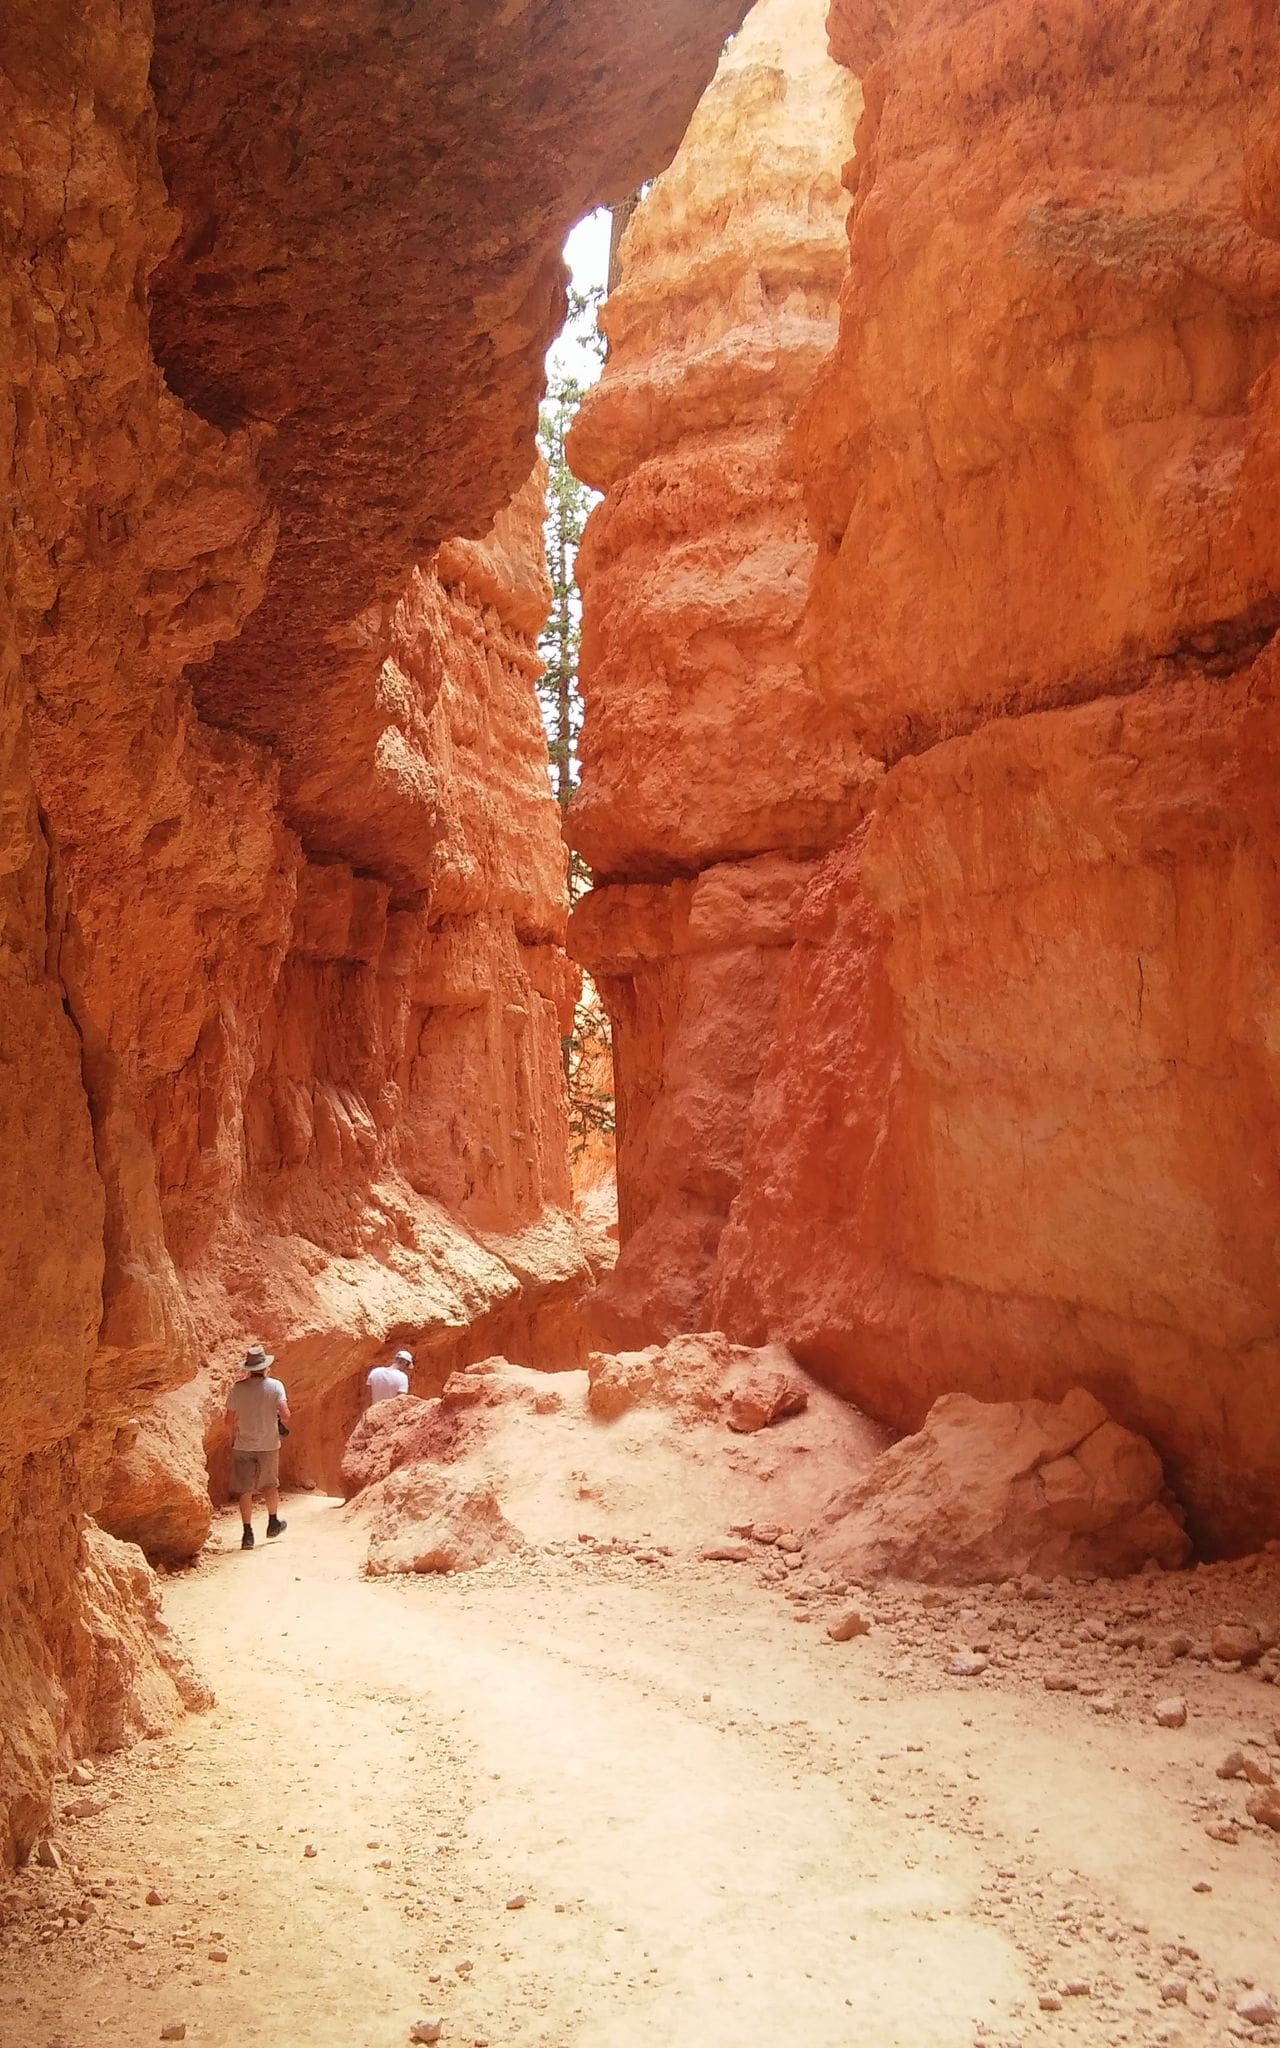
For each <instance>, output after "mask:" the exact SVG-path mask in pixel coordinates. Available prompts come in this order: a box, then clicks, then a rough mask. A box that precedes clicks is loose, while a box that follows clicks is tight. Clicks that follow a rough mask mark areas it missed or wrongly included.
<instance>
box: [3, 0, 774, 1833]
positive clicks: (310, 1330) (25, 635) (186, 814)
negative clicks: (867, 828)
mask: <svg viewBox="0 0 1280 2048" xmlns="http://www.w3.org/2000/svg"><path fill="white" fill-rule="evenodd" d="M740 13H741V5H740V0H714V4H710V5H708V4H698V5H696V6H695V5H692V4H689V0H657V4H655V5H652V6H648V7H646V8H644V9H642V10H636V11H634V12H633V13H632V15H630V16H628V17H627V18H626V19H625V20H623V19H622V18H621V17H620V16H619V14H618V11H617V10H616V9H614V8H612V7H610V6H606V5H605V4H603V0H590V4H586V5H583V6H580V7H576V8H574V9H572V10H566V9H563V8H560V7H559V6H552V5H551V4H550V0H542V4H539V0H535V4H533V5H530V6H524V7H519V8H516V9H512V8H510V7H508V6H505V5H502V4H499V0H486V4H484V5H482V6H480V7H478V8H477V7H475V6H473V5H471V4H469V0H468V4H467V5H463V4H461V0H436V4H433V5H430V6H427V7H425V8H420V9H418V10H416V11H411V12H410V13H409V14H406V13H405V10H404V9H403V8H402V7H401V6H399V5H398V4H394V5H393V4H391V0H358V4H357V5H356V6H354V7H344V8H343V9H342V10H341V11H340V13H339V14H335V15H333V16H332V17H325V18H320V17H316V16H314V14H308V15H307V16H306V19H305V20H304V19H303V16H302V15H301V14H300V13H299V12H298V11H297V10H296V9H288V8H283V9H265V10H264V9H257V10H254V9H251V8H243V7H239V8H236V7H233V8H230V9H225V8H224V9H216V10H212V11H211V10H209V9H207V8H204V7H197V6H194V5H186V4H182V0H173V4H167V0H166V4H161V5H160V6H158V7H157V8H156V9H155V10H154V14H153V10H152V9H150V8H147V7H143V6H142V5H140V4H135V0H122V4H119V5H115V6H110V7H108V6H105V5H101V4H98V0H87V4H86V5H84V6H82V7H80V8H79V9H76V10H72V11H70V12H69V11H68V10H66V9H62V10H54V11H53V12H52V13H51V12H50V10H49V9H48V8H47V7H43V6H37V5H35V4H33V0H17V5H16V6H14V7H10V8H9V9H8V10H7V13H6V18H5V22H4V27H3V30H2V31H0V40H2V41H3V63H2V64H0V169H2V171H3V177H2V178H0V244H2V245H3V258H4V260H3V264H2V265H0V305H2V306H3V321H2V322H0V326H2V328H3V344H2V346H3V350H4V366H5V378H4V381H3V395H0V479H3V481H2V483H0V491H2V492H3V497H4V509H5V512H6V514H7V515H8V516H6V518H5V519H4V521H3V522H2V523H0V579H2V580H3V586H4V599H5V601H4V603H3V605H0V1200H2V1201H3V1204H4V1232H3V1245H4V1251H3V1278H2V1282H0V1298H2V1299H3V1303H4V1308H5V1315H4V1318H3V1334H2V1335H0V1615H2V1616H3V1619H4V1621H5V1624H6V1625H5V1627H4V1629H3V1632H2V1634H0V1701H2V1702H3V1708H4V1711H3V1714H0V1854H3V1853H5V1852H8V1853H21V1852H22V1851H23V1850H24V1849H25V1848H26V1847H27V1846H28V1845H29V1843H30V1841H31V1840H32V1838H33V1835H34V1834H35V1832H36V1831H37V1830H38V1828H39V1826H40V1825H41V1820H42V1815H43V1814H44V1812H45V1810H46V1807H47V1785H48V1778H49V1772H50V1769H51V1766H52V1764H53V1762H54V1760H55V1758H56V1757H57V1755H58V1754H60V1753H61V1754H63V1755H65V1754H66V1753H67V1752H68V1750H69V1748H70V1747H71V1746H73V1745H74V1744H75V1743H78V1742H83V1741H90V1740H92V1739H94V1731H93V1720H92V1716H91V1715H84V1714H82V1713H81V1710H80V1705H79V1704H78V1703H79V1702H80V1701H81V1700H82V1698H83V1688H84V1685H85V1683H86V1673H87V1671H88V1669H89V1666H88V1663H87V1661H86V1660H87V1651H86V1648H85V1645H86V1641H87V1638H86V1633H85V1627H86V1623H85V1617H86V1615H87V1613H88V1612H89V1609H90V1607H91V1606H92V1604H93V1601H94V1599H95V1598H96V1597H97V1596H96V1595H95V1594H94V1592H93V1588H92V1583H91V1573H90V1569H89V1565H88V1562H87V1559H88V1549H87V1542H88V1538H87V1536H86V1533H85V1532H86V1522H85V1517H86V1515H87V1514H88V1513H89V1512H90V1511H92V1510H93V1509H94V1508H95V1507H100V1508H101V1511H102V1513H103V1514H104V1515H105V1516H107V1517H109V1519H110V1520H111V1522H112V1524H113V1526H114V1527H115V1528H116V1529H118V1530H120V1531H122V1532H123V1533H125V1534H128V1535H137V1536H140V1537H143V1538H144V1539H145V1540H146V1542H147V1543H148V1545H149V1546H151V1547H152V1548H153V1550H154V1552H155V1554H156V1555H158V1556H166V1557H171V1556H178V1555H185V1554H189V1552H190V1550H191V1549H192V1548H193V1547H194V1546H195V1545H196V1544H198V1542H199V1540H200V1537H201V1534H202V1532H203V1528H204V1527H205V1526H206V1523H207V1515H208V1504H207V1500H205V1501H202V1500H201V1497H200V1493H199V1490H198V1486H197V1474H198V1464H197V1457H196V1446H197V1445H198V1443H199V1434H200V1431H201V1430H202V1429H203V1428H204V1427H205V1426H206V1424H207V1423H208V1421H209V1417H210V1411H211V1410H212V1411H213V1412H215V1413H216V1411H217V1408H218V1407H219V1405H220V1397H221V1393H222V1390H223V1388H224V1386H225V1383H226V1376H227V1372H228V1370H229V1367H230V1364H231V1362H232V1361H233V1360H234V1358H235V1356H236V1354H237V1353H238V1352H239V1351H240V1350H241V1349H242V1347H243V1345H244V1342H245V1341H246V1339H247V1338H248V1337H249V1336H259V1335H260V1336H264V1337H266V1338H267V1340H268V1341H269V1342H270V1343H271V1344H272V1345H273V1347H274V1348H275V1349H276V1350H277V1352H278V1353H279V1355H280V1357H281V1364H282V1368H283V1370H284V1371H285V1374H286V1377H287V1378H288V1379H289V1381H290V1384H291V1392H292V1393H293V1395H294V1399H295V1401H296V1402H297V1404H298V1409H299V1414H300V1417H302V1418H304V1419H302V1420H301V1421H300V1425H299V1430H298V1432H297V1442H296V1445H295V1443H294V1441H293V1440H292V1439H291V1442H290V1449H291V1450H296V1453H297V1458H296V1463H295V1469H296V1470H300V1471H301V1470H308V1469H311V1468H312V1467H315V1468H319V1469H321V1470H323V1469H326V1468H327V1464H328V1463H331V1462H333V1459H334V1456H335V1453H334V1445H333V1441H332V1437H333V1433H334V1424H333V1418H332V1414H330V1415H328V1416H326V1412H325V1407H324V1404H325V1402H326V1401H331V1402H336V1403H337V1405H341V1402H342V1401H344V1400H347V1399H348V1398H350V1388H351V1385H352V1382H353V1379H354V1378H355V1377H357V1376H358V1374H359V1371H360V1369H361V1367H362V1366H363V1365H366V1364H367V1362H368V1358H369V1355H370V1353H371V1352H372V1350H373V1348H374V1346H375V1345H376V1344H377V1343H379V1342H381V1341H382V1340H383V1339H384V1338H385V1337H387V1336H393V1337H395V1338H403V1337H405V1336H410V1335H412V1336H414V1337H415V1338H416V1337H418V1335H419V1333H421V1336H422V1343H421V1347H420V1348H421V1349H422V1352H423V1355H424V1358H426V1360H427V1361H428V1369H429V1370H437V1369H438V1370H440V1371H443V1370H444V1369H445V1368H446V1366H447V1363H448V1362H449V1361H450V1360H451V1359H452V1358H454V1357H457V1356H462V1357H466V1356H471V1355H475V1347H476V1346H477V1345H479V1346H480V1347H481V1350H482V1351H483V1350H484V1349H488V1348H492V1326H493V1325H494V1324H495V1323H497V1324H498V1325H499V1326H500V1337H501V1341H506V1339H507V1338H508V1337H509V1336H512V1335H513V1333H514V1335H515V1336H518V1337H519V1338H520V1341H521V1342H522V1343H523V1342H525V1341H527V1342H528V1343H529V1344H530V1345H531V1346H532V1345H533V1344H534V1343H535V1341H536V1338H537V1325H538V1321H539V1318H540V1316H542V1315H543V1313H544V1311H545V1313H546V1314H547V1315H548V1316H550V1317H551V1318H552V1319H553V1320H555V1321H557V1323H558V1324H559V1323H563V1325H564V1329H563V1331H562V1332H561V1334H562V1335H563V1336H566V1337H567V1338H568V1339H572V1338H573V1332H572V1328H571V1315H570V1306H571V1304H569V1297H570V1296H571V1295H572V1293H573V1290H574V1289H575V1288H576V1287H580V1286H581V1283H582V1280H583V1278H584V1277H585V1274H586V1271H587V1266H586V1260H585V1257H584V1254H583V1252H582V1249H581V1246H580V1245H579V1244H578V1243H577V1240H576V1236H575V1233H574V1231H573V1229H572V1226H571V1225H570V1224H569V1222H568V1221H567V1220H566V1219H565V1217H564V1215H563V1213H562V1211H563V1209H564V1208H566V1207H567V1205H568V1202H569V1187H568V1179H567V1171H566V1168H565V1165H564V1151H565V1144H564V1129H563V1118H564V1111H563V1101H562V1088H561V1081H560V1069H559V1035H560V1028H561V1015H562V1010H563V1006H564V1005H565V1004H566V1002H567V1001H568V1000H569V998H570V996H571V993H572V988H573V985H574V976H573V973H572V971H571V970H570V969H569V968H568V966H567V964H566V961H565V959H564V955H563V950H562V942H563V924H564V910H565V906H564V901H563V893H562V885H561V880H560V874H561V869H560V853H559V849H558V844H557V837H556V819H555V812H554V806H552V805H551V803H550V800H549V798H548V797H547V795H546V789H545V772H544V770H543V769H542V768H541V766H540V760H541V756H540V751H539V750H540V747H541V740H540V736H539V730H538V725H537V717H536V710H535V707H534V702H533V695H532V690H531V687H530V676H531V672H532V667H533V659H534V657H533V642H534V639H535V637H536V632H537V626H538V621H539V616H540V607H541V606H542V605H543V604H544V603H545V591H544V585H543V580H542V576H541V571H540V568H539V567H538V553H539V551H538V545H537V528H538V516H539V515H538V501H537V493H536V488H531V489H530V490H528V491H525V492H524V493H523V494H522V495H521V494H520V492H521V487H522V486H523V484H524V480H525V479H526V478H527V476H528V473H529V469H530V466H531V463H532V461H533V453H534V450H533V425H534V415H535V409H536V399H537V393H538V389H539V385H540V379H541V362H542V356H543V351H544V349H545V346H546V343H547V341H548V340H549V338H550V335H551V332H552V330H553V328H554V326H555V325H556V322H557V320H558V318H559V313H560V307H561V305H562V302H563V294H562V276H563V273H562V268H561V265H560V259H559V254H558V251H559V247H560V244H561V242H562V241H563V237H564V233H565V230H566V229H567V227H568V226H569V224H570V223H571V221H572V220H573V218H574V217H575V216H576V215H577V214H578V213H579V212H581V211H582V210H583V208H584V207H585V206H586V205H587V204H590V203H592V202H593V201H594V200H596V199H599V198H604V197H607V196H611V195H614V194H620V193H622V192H623V191H625V190H627V189H629V188H630V187H631V186H632V185H633V184H634V183H635V182H636V180H637V179H638V178H639V177H640V176H642V175H645V174H648V173H650V172H652V171H653V170H655V169H657V168H659V167H660V166H661V164H662V162H663V161H664V158H665V157H666V156H667V155H669V154H670V151H671V150H672V149H673V148H674V146H675V143H676V141H677V139H678V135H679V132H680V128H681V125H682V123H683V121H684V119H685V118H686V116H687V113H688V111H689V108H690V107H691V105H692V103H693V101H694V98H695V97H696V93H697V91H698V89H699V87H700V85H701V84H702V82H703V81H704V80H705V78H706V76H707V75H708V74H709V73H710V71H711V68H712V66H713V64H714V61H715V58H716V54H717V52H718V50H719V47H720V43H721V41H722V39H723V36H724V34H725V32H726V31H727V30H728V29H729V28H730V27H731V26H732V25H733V23H734V21H735V20H736V18H737V17H738V16H739V15H740ZM504 506H508V507H509V509H508V510H507V511H506V512H504V511H503V507H504ZM495 518H496V519H497V524H496V525H495V524H494V522H495ZM459 534H465V535H466V536H468V538H466V539H465V540H463V541H459V542H455V541H453V540H452V538H451V537H452V536H456V535H459ZM442 542H444V543H448V544H447V545H444V546H441V547H440V548H439V549H438V551H435V550H436V544H437V543H442ZM241 639H242V640H243V645H242V646H239V647H237V645H236V643H237V642H238V641H239V640H241ZM567 1304H569V1305H568V1306H567ZM486 1326H489V1328H490V1338H489V1339H488V1340H486V1339H483V1338H482V1337H480V1336H478V1335H477V1334H476V1330H477V1328H479V1329H484V1328H485V1327H486ZM433 1359H434V1360H435V1361H436V1364H435V1365H432V1363H431V1361H432V1360H433ZM202 1363H203V1366H204V1368H205V1371H204V1373H203V1375H202V1379H201V1380H200V1381H197V1382H195V1383H194V1384H193V1385H192V1386H191V1387H190V1388H189V1389H186V1390H183V1391H180V1392H174V1391H173V1390H174V1389H175V1388H179V1387H180V1383H182V1382H183V1381H185V1380H188V1379H190V1377H191V1375H192V1374H193V1373H194V1372H195V1371H196V1369H197V1367H198V1366H199V1365H201V1364H202ZM335 1389H338V1390H339V1392H338V1393H337V1394H334V1391H333V1390H335ZM157 1397H162V1405H161V1411H160V1413H159V1414H158V1415H157V1418H156V1420H155V1422H154V1424H153V1423H151V1422H149V1421H147V1420H146V1419H145V1412H146V1411H147V1410H148V1408H149V1407H150V1405H151V1404H152V1403H153V1402H155V1400H156V1399H157ZM140 1418H143V1419H142V1420H141V1422H140ZM117 1452H118V1455H115V1454H116V1453H117ZM112 1570H113V1574H114V1577H113V1583H117V1584H118V1586H119V1589H120V1594H121V1599H122V1601H123V1602H124V1604H125V1605H128V1604H129V1603H130V1602H132V1604H133V1605H134V1606H135V1607H136V1608H137V1609H138V1611H139V1613H140V1615H141V1616H142V1617H143V1619H144V1620H145V1614H146V1608H147V1599H145V1598H143V1597H142V1595H141V1593H140V1592H139V1589H138V1585H135V1584H134V1583H133V1580H132V1576H131V1575H132V1573H133V1572H134V1570H135V1567H134V1566H133V1565H129V1566H128V1567H124V1566H121V1567H120V1569H119V1571H116V1570H115V1567H113V1568H112ZM148 1597H149V1596H148ZM115 1668H117V1669H118V1670H119V1671H120V1672H121V1673H122V1674H123V1673H124V1666H123V1664H120V1663H117V1665H116V1667H115ZM140 1668H141V1666H139V1669H140ZM122 1687H123V1691H122V1700H123V1694H124V1692H127V1690H128V1685H127V1683H126V1681H125V1678H124V1677H123V1676H122ZM175 1697H176V1696H175ZM117 1719H118V1723H119V1726H120V1727H121V1728H126V1727H127V1726H129V1725H131V1723H130V1718H129V1712H128V1710H127V1709H126V1707H125V1706H124V1705H122V1706H121V1712H120V1715H119V1716H118V1717H117Z"/></svg>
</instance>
